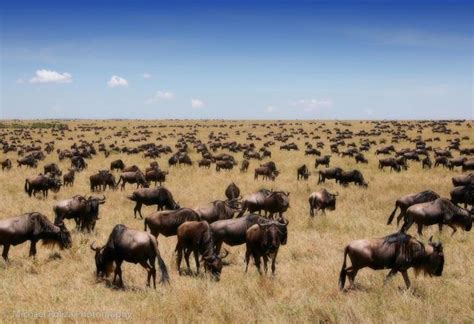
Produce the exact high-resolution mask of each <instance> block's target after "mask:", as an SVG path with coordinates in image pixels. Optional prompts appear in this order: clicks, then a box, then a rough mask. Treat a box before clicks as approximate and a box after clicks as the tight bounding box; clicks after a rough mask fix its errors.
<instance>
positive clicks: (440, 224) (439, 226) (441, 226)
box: [438, 223, 443, 232]
mask: <svg viewBox="0 0 474 324" xmlns="http://www.w3.org/2000/svg"><path fill="white" fill-rule="evenodd" d="M438 228H439V231H440V232H442V231H443V223H439V224H438Z"/></svg>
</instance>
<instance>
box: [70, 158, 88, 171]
mask: <svg viewBox="0 0 474 324" xmlns="http://www.w3.org/2000/svg"><path fill="white" fill-rule="evenodd" d="M71 168H74V169H76V170H77V171H82V170H84V169H86V168H87V163H86V161H85V160H84V158H83V157H82V156H73V157H72V158H71Z"/></svg>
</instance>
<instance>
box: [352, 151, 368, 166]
mask: <svg viewBox="0 0 474 324" xmlns="http://www.w3.org/2000/svg"><path fill="white" fill-rule="evenodd" d="M354 159H355V161H356V163H359V162H360V163H365V164H367V163H369V161H368V160H367V158H366V157H365V156H364V154H362V153H357V154H356V155H354Z"/></svg>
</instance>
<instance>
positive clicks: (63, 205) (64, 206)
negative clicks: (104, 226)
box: [53, 195, 105, 232]
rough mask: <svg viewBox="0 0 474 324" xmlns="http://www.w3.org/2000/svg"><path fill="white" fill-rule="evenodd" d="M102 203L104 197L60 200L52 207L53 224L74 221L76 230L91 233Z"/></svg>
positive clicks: (77, 197) (77, 196) (75, 197)
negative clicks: (68, 220) (66, 220)
mask: <svg viewBox="0 0 474 324" xmlns="http://www.w3.org/2000/svg"><path fill="white" fill-rule="evenodd" d="M104 203H105V197H102V198H99V197H93V196H89V197H84V196H81V195H75V196H73V197H72V198H70V199H65V200H61V201H59V202H57V203H56V204H55V205H54V207H53V211H54V214H55V219H54V224H56V225H58V224H61V223H62V222H63V221H64V219H74V221H75V223H76V229H77V230H80V231H85V230H87V231H88V232H90V231H93V230H94V228H95V223H96V221H97V220H98V219H99V206H100V205H101V204H104Z"/></svg>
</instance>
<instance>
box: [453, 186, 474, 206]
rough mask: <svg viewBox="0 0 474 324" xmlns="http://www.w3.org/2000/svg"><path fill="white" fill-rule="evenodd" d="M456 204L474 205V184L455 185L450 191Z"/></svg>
mask: <svg viewBox="0 0 474 324" xmlns="http://www.w3.org/2000/svg"><path fill="white" fill-rule="evenodd" d="M449 195H450V196H451V201H452V202H453V203H454V204H456V205H457V204H464V208H467V205H471V206H472V205H474V185H468V186H460V187H454V188H453V189H452V190H451V192H450V193H449Z"/></svg>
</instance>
